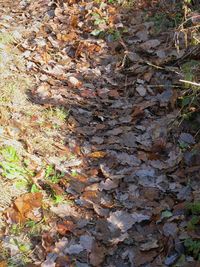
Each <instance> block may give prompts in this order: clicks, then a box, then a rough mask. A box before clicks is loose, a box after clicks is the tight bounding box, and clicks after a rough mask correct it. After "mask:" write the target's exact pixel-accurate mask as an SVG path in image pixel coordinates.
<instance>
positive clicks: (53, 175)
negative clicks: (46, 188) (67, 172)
mask: <svg viewBox="0 0 200 267" xmlns="http://www.w3.org/2000/svg"><path fill="white" fill-rule="evenodd" d="M62 177H64V173H58V172H57V171H56V170H55V169H54V167H53V166H52V165H49V166H47V168H46V174H45V178H46V179H48V180H49V181H50V182H52V183H54V184H57V183H59V181H60V179H61V178H62Z"/></svg>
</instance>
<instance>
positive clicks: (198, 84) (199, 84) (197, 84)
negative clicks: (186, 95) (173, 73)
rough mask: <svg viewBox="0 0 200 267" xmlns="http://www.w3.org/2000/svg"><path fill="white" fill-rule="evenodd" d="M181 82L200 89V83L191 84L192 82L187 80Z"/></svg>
mask: <svg viewBox="0 0 200 267" xmlns="http://www.w3.org/2000/svg"><path fill="white" fill-rule="evenodd" d="M179 82H182V83H188V84H191V85H195V86H198V87H200V83H196V82H190V81H186V80H179Z"/></svg>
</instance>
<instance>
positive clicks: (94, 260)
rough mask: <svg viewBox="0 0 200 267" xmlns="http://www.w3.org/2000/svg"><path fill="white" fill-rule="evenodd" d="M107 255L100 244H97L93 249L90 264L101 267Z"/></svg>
mask: <svg viewBox="0 0 200 267" xmlns="http://www.w3.org/2000/svg"><path fill="white" fill-rule="evenodd" d="M105 255H106V250H105V248H104V247H102V246H100V245H99V244H98V243H95V244H94V245H93V247H92V251H91V254H90V257H89V258H90V263H91V264H92V265H93V266H101V264H102V263H103V261H104V258H105Z"/></svg>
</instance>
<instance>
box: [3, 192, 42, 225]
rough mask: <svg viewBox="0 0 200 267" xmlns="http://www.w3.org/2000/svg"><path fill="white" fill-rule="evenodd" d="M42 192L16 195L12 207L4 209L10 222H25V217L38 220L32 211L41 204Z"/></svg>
mask: <svg viewBox="0 0 200 267" xmlns="http://www.w3.org/2000/svg"><path fill="white" fill-rule="evenodd" d="M42 198H43V197H42V193H40V192H37V193H27V194H24V195H22V196H20V197H18V198H17V199H16V200H15V201H14V203H13V207H11V208H9V209H7V210H6V214H7V217H8V218H9V219H11V221H12V222H25V221H26V220H27V219H32V220H36V221H37V220H38V217H36V216H35V215H34V213H33V211H34V209H35V208H39V207H41V205H42Z"/></svg>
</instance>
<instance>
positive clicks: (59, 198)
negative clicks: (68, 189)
mask: <svg viewBox="0 0 200 267" xmlns="http://www.w3.org/2000/svg"><path fill="white" fill-rule="evenodd" d="M64 202H65V198H64V196H62V195H54V196H53V203H54V204H55V205H57V204H59V203H64Z"/></svg>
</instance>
